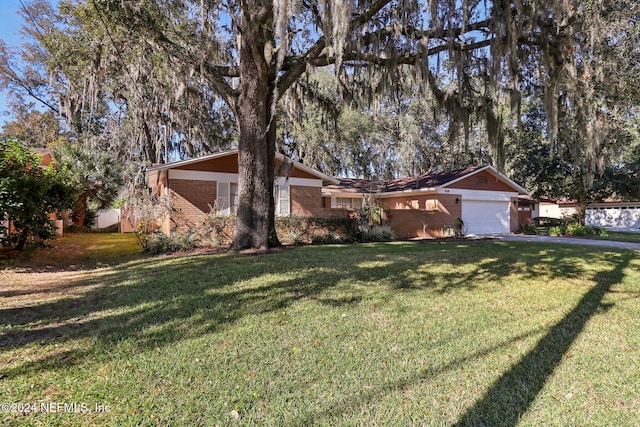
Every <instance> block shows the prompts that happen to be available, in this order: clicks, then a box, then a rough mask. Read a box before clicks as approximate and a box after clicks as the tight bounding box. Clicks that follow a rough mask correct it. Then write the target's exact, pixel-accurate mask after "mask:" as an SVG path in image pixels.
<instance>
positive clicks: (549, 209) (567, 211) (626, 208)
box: [540, 201, 640, 230]
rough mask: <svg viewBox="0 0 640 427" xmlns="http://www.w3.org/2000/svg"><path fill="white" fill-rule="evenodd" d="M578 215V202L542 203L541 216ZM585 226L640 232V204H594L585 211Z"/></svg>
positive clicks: (568, 216)
mask: <svg viewBox="0 0 640 427" xmlns="http://www.w3.org/2000/svg"><path fill="white" fill-rule="evenodd" d="M577 213H578V208H577V205H576V202H574V201H567V202H553V201H541V202H540V216H541V217H549V218H560V219H563V218H570V217H571V216H573V215H575V214H577ZM584 222H585V224H586V225H590V226H593V227H603V228H608V229H611V230H639V229H640V202H618V201H604V202H600V203H592V204H590V205H588V206H587V208H586V210H585V221H584Z"/></svg>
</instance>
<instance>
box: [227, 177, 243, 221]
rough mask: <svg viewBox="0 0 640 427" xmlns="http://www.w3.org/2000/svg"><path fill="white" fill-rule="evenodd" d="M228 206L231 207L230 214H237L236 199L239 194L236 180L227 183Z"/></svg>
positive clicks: (237, 199)
mask: <svg viewBox="0 0 640 427" xmlns="http://www.w3.org/2000/svg"><path fill="white" fill-rule="evenodd" d="M229 190H230V191H229V195H230V198H229V207H230V208H231V213H232V214H234V215H235V214H237V213H238V201H239V199H240V197H239V196H240V195H239V192H240V190H239V188H238V183H236V182H231V183H229Z"/></svg>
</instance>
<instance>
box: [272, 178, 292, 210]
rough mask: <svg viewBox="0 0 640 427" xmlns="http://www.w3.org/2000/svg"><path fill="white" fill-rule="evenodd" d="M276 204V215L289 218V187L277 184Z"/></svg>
mask: <svg viewBox="0 0 640 427" xmlns="http://www.w3.org/2000/svg"><path fill="white" fill-rule="evenodd" d="M274 193H275V194H274V199H275V203H276V215H281V216H287V215H289V214H290V213H291V208H290V206H291V198H290V196H289V185H287V184H283V185H280V184H276V185H275V191H274Z"/></svg>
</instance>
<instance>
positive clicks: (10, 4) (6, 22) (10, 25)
mask: <svg viewBox="0 0 640 427" xmlns="http://www.w3.org/2000/svg"><path fill="white" fill-rule="evenodd" d="M19 8H20V1H19V0H0V38H1V39H2V40H4V41H5V43H6V44H7V45H8V46H19V45H20V43H21V39H20V34H18V31H19V29H20V27H21V26H22V18H21V17H20V16H19V15H18V10H19ZM7 109H8V108H7V102H6V93H5V91H4V90H0V126H1V125H3V124H4V123H6V122H7V121H9V120H11V117H10V116H7V115H6V114H7V113H6V111H7Z"/></svg>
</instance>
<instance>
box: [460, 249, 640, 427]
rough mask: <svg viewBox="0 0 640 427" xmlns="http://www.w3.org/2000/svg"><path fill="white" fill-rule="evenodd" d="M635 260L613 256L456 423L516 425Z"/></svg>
mask: <svg viewBox="0 0 640 427" xmlns="http://www.w3.org/2000/svg"><path fill="white" fill-rule="evenodd" d="M632 259H634V256H633V255H632V252H630V251H625V252H622V253H619V254H618V255H617V256H615V257H612V259H611V262H612V263H614V268H613V269H612V270H611V271H606V272H598V273H596V274H595V277H594V278H593V280H594V281H595V282H596V285H595V286H593V287H592V288H591V289H590V290H589V291H588V292H587V293H586V294H585V295H584V296H583V297H582V299H581V300H580V301H579V302H578V304H577V305H576V306H575V307H574V309H573V310H571V312H569V313H568V314H567V315H566V316H565V317H564V318H562V319H561V320H560V321H559V322H558V323H556V324H555V325H554V326H553V327H552V328H551V330H550V331H549V332H548V333H547V334H546V335H545V336H544V337H543V338H542V339H541V340H540V341H539V342H538V344H537V345H536V347H535V348H534V349H533V350H531V351H530V352H529V353H528V354H527V355H526V356H525V357H523V358H522V359H521V360H520V361H519V362H518V363H517V364H516V365H514V366H513V367H512V368H511V369H509V370H508V371H507V372H505V373H504V374H502V375H501V376H500V378H499V379H498V380H497V381H496V382H495V383H494V384H492V385H491V387H489V389H488V390H487V392H486V393H485V394H484V397H482V398H481V399H480V400H478V401H477V402H476V403H475V404H474V405H473V407H471V408H470V409H469V410H467V412H466V413H465V414H463V415H462V416H461V417H460V418H459V420H458V422H457V423H456V424H454V425H455V426H476V425H501V426H515V425H516V424H517V423H518V421H519V420H520V418H521V417H522V416H523V415H524V414H525V413H526V412H527V410H528V409H529V407H530V406H531V404H532V403H533V401H534V400H535V398H536V397H537V396H538V394H539V393H540V391H541V390H542V388H543V387H544V385H545V384H546V382H547V380H548V379H549V377H550V376H551V375H552V374H553V372H554V371H555V369H556V368H557V367H558V365H559V364H560V362H561V361H562V358H563V356H564V355H565V354H566V353H567V351H568V350H569V348H570V347H571V345H572V344H573V343H574V342H575V340H576V338H578V336H579V335H580V333H581V332H582V331H583V329H584V327H585V325H586V324H587V322H588V321H589V319H591V318H592V317H593V316H594V315H595V314H596V313H598V312H601V311H606V310H608V309H609V308H610V305H608V304H603V302H602V300H603V298H604V295H605V294H606V293H607V292H608V291H609V289H610V288H611V287H612V286H614V285H616V284H618V283H621V282H622V280H623V278H624V270H625V268H626V267H627V266H628V265H629V263H630V261H631V260H632Z"/></svg>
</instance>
